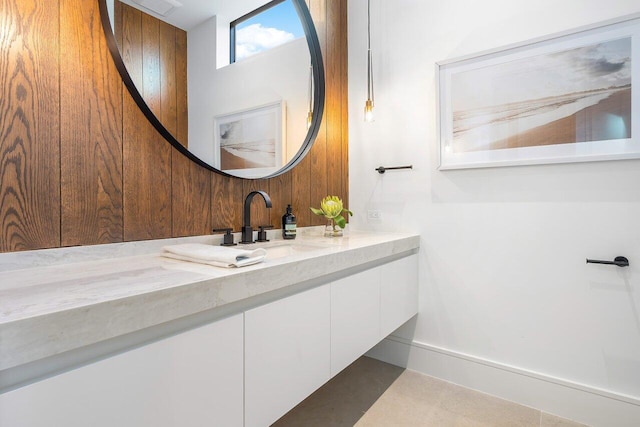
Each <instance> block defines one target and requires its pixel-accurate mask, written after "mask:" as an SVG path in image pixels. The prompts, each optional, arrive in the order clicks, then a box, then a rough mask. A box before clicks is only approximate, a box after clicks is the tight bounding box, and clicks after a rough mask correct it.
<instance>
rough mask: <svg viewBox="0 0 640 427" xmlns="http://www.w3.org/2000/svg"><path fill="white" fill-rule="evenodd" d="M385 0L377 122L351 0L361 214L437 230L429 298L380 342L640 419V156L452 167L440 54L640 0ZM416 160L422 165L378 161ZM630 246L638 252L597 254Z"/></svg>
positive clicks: (630, 8)
mask: <svg viewBox="0 0 640 427" xmlns="http://www.w3.org/2000/svg"><path fill="white" fill-rule="evenodd" d="M371 3H372V5H371V8H372V11H371V14H372V24H371V25H372V48H373V51H374V76H375V89H376V92H375V94H376V109H375V115H376V116H375V117H376V119H375V122H373V123H365V122H364V121H363V120H362V117H363V107H364V100H365V99H366V1H350V2H349V22H348V24H349V107H350V108H349V114H350V120H349V129H350V143H349V145H350V154H349V155H350V157H349V158H350V166H349V167H350V174H349V175H350V206H349V208H350V209H351V210H353V211H354V212H355V217H354V218H353V220H352V221H351V225H350V226H351V227H353V228H357V229H375V230H406V231H417V232H419V233H420V234H421V236H422V240H421V251H420V314H419V316H418V318H417V320H415V321H414V322H412V323H410V324H409V325H406V327H404V328H403V329H401V330H400V331H398V332H397V333H396V335H397V336H398V338H392V339H391V340H387V341H386V342H385V343H384V344H383V345H382V346H380V347H379V348H378V349H376V351H374V353H373V354H375V355H377V356H378V357H381V358H385V359H387V360H390V361H394V362H395V363H398V364H405V365H408V366H409V367H410V368H413V369H417V370H421V371H423V372H426V373H430V374H432V375H437V376H440V377H442V378H444V379H447V380H450V381H453V382H457V383H460V384H463V385H466V386H469V387H473V388H477V389H480V390H483V391H485V392H489V393H492V394H497V395H501V396H503V397H506V398H508V399H511V400H516V401H520V402H521V403H524V404H527V405H530V406H535V407H538V408H541V409H543V410H546V411H548V412H554V413H557V414H559V415H562V416H566V417H570V418H573V419H578V420H580V421H582V422H589V423H592V424H594V425H599V424H602V425H607V423H606V422H604V421H603V420H606V419H607V416H611V415H613V413H614V412H615V416H616V417H618V419H617V420H616V421H615V422H614V423H609V424H608V425H640V406H637V405H640V185H639V184H640V160H626V161H615V162H595V163H577V164H564V165H544V166H519V167H505V168H492V169H475V170H457V171H442V172H441V171H438V170H437V165H438V143H437V133H436V132H437V131H436V101H435V99H436V87H435V63H436V62H437V61H442V60H446V59H451V58H456V57H459V56H462V55H467V54H473V53H475V52H479V51H483V50H487V49H493V48H497V47H500V46H503V45H507V44H511V43H517V42H522V41H526V40H528V39H532V38H536V37H541V36H544V35H547V34H552V33H556V32H561V31H565V30H570V29H572V28H576V27H579V26H583V25H588V24H592V23H595V22H599V21H603V20H607V19H611V18H616V17H619V16H623V15H628V14H632V13H638V12H640V3H639V2H638V1H637V0H611V1H607V2H603V1H599V0H564V1H561V2H560V1H557V0H538V1H521V0H512V1H504V0H503V1H501V0H485V1H482V2H478V1H470V0H450V1H446V2H443V1H435V0H427V1H425V0H372V1H371ZM634 114H635V113H634ZM633 132H634V135H638V133H640V129H639V130H635V129H634V130H633ZM405 164H413V166H414V170H413V171H397V172H387V173H386V174H385V175H379V174H378V173H376V172H375V171H374V168H376V167H377V166H380V165H384V166H397V165H405ZM367 210H378V211H379V212H380V214H381V219H380V220H376V221H375V222H374V221H371V220H367ZM616 255H624V256H627V257H628V258H629V259H630V262H631V267H630V268H627V269H625V270H622V269H618V268H616V267H608V266H595V265H587V264H585V258H587V257H592V258H601V259H612V258H613V257H614V256H616ZM481 370H488V371H487V372H488V373H486V372H485V373H483V372H484V371H483V372H480V371H481ZM489 371H490V372H489ZM505 375H506V377H505ZM479 378H482V381H479V380H478V379H479ZM505 378H506V380H505ZM533 379H535V381H538V382H539V384H538V385H540V384H542V385H544V387H542V386H541V387H539V388H538V389H536V388H535V387H536V386H535V385H531V384H529V383H528V382H527V381H529V382H530V381H533ZM498 381H510V383H509V385H507V386H505V385H504V384H502V385H500V384H498ZM527 384H528V385H527ZM548 386H550V387H551V389H549V387H548ZM543 389H544V391H543ZM549 390H551V391H549ZM567 390H568V391H567ZM565 391H567V393H569V392H571V393H574V394H571V397H566V396H565V397H566V399H569V400H571V399H573V400H571V402H568V401H566V402H561V401H559V399H558V398H559V396H560V395H562V393H563V392H565ZM584 391H586V393H584ZM554 393H555V395H554ZM576 393H577V394H576ZM581 393H582V394H581ZM593 393H595V394H593ZM544 394H546V396H543V395H544ZM589 396H591V397H593V396H596V397H597V398H601V400H602V399H604V400H602V402H600V401H599V402H600V403H598V404H595V403H586V402H587V401H589V398H590V397H589ZM554 397H556V398H555V399H554ZM589 402H591V401H589ZM585 406H588V407H585ZM636 417H637V418H636ZM603 422H604V424H603ZM616 423H617V424H616Z"/></svg>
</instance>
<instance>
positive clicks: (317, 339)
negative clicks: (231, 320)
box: [221, 285, 330, 427]
mask: <svg viewBox="0 0 640 427" xmlns="http://www.w3.org/2000/svg"><path fill="white" fill-rule="evenodd" d="M329 293H330V287H329V285H323V286H320V287H317V288H313V289H311V290H308V291H304V292H301V293H299V294H295V295H292V296H289V297H286V298H283V299H280V300H277V301H275V302H272V303H269V304H266V305H263V306H260V307H257V308H254V309H251V310H248V311H246V312H245V426H247V427H254V426H255V427H259V426H268V425H270V424H272V423H273V422H274V421H276V420H277V419H278V418H280V417H281V416H282V415H284V414H285V413H287V412H288V411H289V410H290V409H291V408H293V407H294V406H295V405H297V404H298V403H300V402H301V401H302V400H304V399H305V398H306V397H307V396H308V395H310V394H311V393H313V392H314V391H315V390H316V389H317V388H319V387H320V386H322V385H323V384H324V383H325V382H327V381H328V380H329V375H330V369H329V339H330V338H329V336H330V329H329V328H330V320H329V304H330V298H329V297H330V295H329ZM221 425H222V424H221Z"/></svg>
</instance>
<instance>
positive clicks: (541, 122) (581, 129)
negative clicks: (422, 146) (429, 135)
mask: <svg viewBox="0 0 640 427" xmlns="http://www.w3.org/2000/svg"><path fill="white" fill-rule="evenodd" d="M436 75H437V80H438V93H439V100H438V108H439V123H438V125H439V133H440V141H439V142H440V166H439V169H441V170H445V169H465V168H479V167H494V166H513V165H525V164H546V163H567V162H584V161H597V160H617V159H630V158H640V138H639V137H638V133H639V132H640V90H638V88H635V89H634V90H632V87H633V86H634V85H640V18H639V17H638V16H635V17H626V18H622V19H619V20H616V21H615V22H607V23H603V24H598V25H594V26H590V27H588V28H582V29H578V30H574V31H569V32H565V33H562V34H556V35H553V36H549V37H545V38H541V39H536V40H532V41H529V42H525V43H521V44H518V45H515V46H508V47H506V48H501V49H496V50H492V51H489V52H483V53H480V54H477V55H473V56H468V57H464V58H459V59H455V60H449V61H446V62H440V63H438V64H437V73H436ZM639 87H640V86H639Z"/></svg>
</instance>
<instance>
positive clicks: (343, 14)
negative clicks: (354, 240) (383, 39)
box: [337, 0, 351, 220]
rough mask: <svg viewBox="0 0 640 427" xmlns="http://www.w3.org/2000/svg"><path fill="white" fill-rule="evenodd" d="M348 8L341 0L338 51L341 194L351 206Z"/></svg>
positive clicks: (345, 0)
mask: <svg viewBox="0 0 640 427" xmlns="http://www.w3.org/2000/svg"><path fill="white" fill-rule="evenodd" d="M347 9H348V2H347V0H340V14H339V17H338V18H339V19H340V24H339V28H340V33H339V35H337V37H339V39H340V43H339V45H338V48H337V49H338V51H339V55H340V58H341V61H340V76H339V77H338V78H339V79H340V86H341V89H340V93H341V96H340V102H341V109H342V120H341V122H340V129H341V131H342V134H341V138H340V139H341V147H342V153H341V155H340V158H341V160H342V171H341V172H340V177H341V179H342V190H341V191H340V194H342V196H343V199H342V201H343V202H344V204H345V206H347V207H349V206H351V205H350V204H349V98H348V96H347V93H348V92H349V61H348V58H349V54H348V49H349V46H348V33H349V27H348V23H347ZM347 220H348V219H347Z"/></svg>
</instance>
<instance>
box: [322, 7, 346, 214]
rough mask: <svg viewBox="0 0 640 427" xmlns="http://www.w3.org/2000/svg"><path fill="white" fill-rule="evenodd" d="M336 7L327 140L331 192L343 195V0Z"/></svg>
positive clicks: (330, 28) (329, 52)
mask: <svg viewBox="0 0 640 427" xmlns="http://www.w3.org/2000/svg"><path fill="white" fill-rule="evenodd" d="M334 3H338V4H337V5H334V7H330V8H327V11H326V12H327V34H332V35H333V37H327V47H326V49H325V52H326V53H325V55H324V58H325V61H326V65H325V68H326V73H327V74H326V76H327V84H326V93H327V98H326V102H325V105H326V107H327V110H326V115H325V117H326V124H327V140H328V141H331V143H328V144H327V164H326V171H327V194H331V195H336V196H338V197H340V198H343V197H344V196H343V195H342V194H341V193H342V162H343V161H344V159H343V158H342V144H341V143H338V141H340V142H341V141H342V98H343V96H342V93H343V92H342V91H343V89H344V88H343V86H342V82H341V80H340V77H341V71H342V62H343V60H342V57H341V55H340V43H341V39H342V37H341V36H342V28H341V27H340V13H341V7H340V5H341V4H342V0H334ZM343 202H344V200H343Z"/></svg>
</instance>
